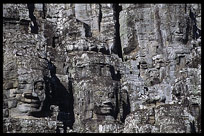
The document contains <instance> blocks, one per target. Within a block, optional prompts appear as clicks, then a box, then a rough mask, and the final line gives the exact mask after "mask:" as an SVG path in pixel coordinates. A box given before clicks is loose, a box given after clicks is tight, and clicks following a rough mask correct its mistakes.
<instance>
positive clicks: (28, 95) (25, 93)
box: [18, 79, 46, 113]
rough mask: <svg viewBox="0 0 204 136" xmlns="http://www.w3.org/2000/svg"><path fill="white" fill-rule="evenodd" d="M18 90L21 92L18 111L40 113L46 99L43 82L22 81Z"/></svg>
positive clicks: (38, 80)
mask: <svg viewBox="0 0 204 136" xmlns="http://www.w3.org/2000/svg"><path fill="white" fill-rule="evenodd" d="M19 89H21V91H22V95H21V97H20V103H19V105H18V109H19V111H20V112H22V113H33V112H40V111H41V110H42V107H43V102H44V100H45V98H46V94H45V83H44V81H43V80H42V79H35V80H32V81H31V82H27V81H23V83H22V84H20V87H19Z"/></svg>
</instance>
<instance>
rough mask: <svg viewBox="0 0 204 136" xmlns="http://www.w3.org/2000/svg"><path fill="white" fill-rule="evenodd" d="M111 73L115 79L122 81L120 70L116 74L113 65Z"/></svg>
mask: <svg viewBox="0 0 204 136" xmlns="http://www.w3.org/2000/svg"><path fill="white" fill-rule="evenodd" d="M110 73H111V77H112V79H113V80H116V81H120V79H121V74H120V71H117V74H116V73H115V68H114V67H113V66H110Z"/></svg>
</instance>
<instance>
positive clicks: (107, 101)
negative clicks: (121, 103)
mask: <svg viewBox="0 0 204 136" xmlns="http://www.w3.org/2000/svg"><path fill="white" fill-rule="evenodd" d="M103 105H108V106H112V102H111V101H110V100H106V101H104V102H103Z"/></svg>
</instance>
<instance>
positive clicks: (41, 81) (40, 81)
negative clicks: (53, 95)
mask: <svg viewBox="0 0 204 136" xmlns="http://www.w3.org/2000/svg"><path fill="white" fill-rule="evenodd" d="M37 83H44V81H43V80H39V81H35V82H34V86H35V85H36V84H37Z"/></svg>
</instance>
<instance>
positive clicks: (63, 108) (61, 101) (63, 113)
mask: <svg viewBox="0 0 204 136" xmlns="http://www.w3.org/2000/svg"><path fill="white" fill-rule="evenodd" d="M47 69H48V70H49V71H50V75H51V76H50V77H47V86H48V88H49V92H50V96H51V100H50V103H51V104H52V105H57V106H59V112H58V116H57V120H59V121H61V122H62V123H63V128H64V132H66V128H67V127H69V128H72V125H73V123H74V120H75V119H74V111H73V109H74V106H73V103H74V99H73V92H72V80H71V79H69V82H68V85H69V86H68V89H67V88H66V87H65V86H64V85H63V84H62V83H61V81H60V80H59V78H58V77H57V76H56V66H55V65H54V64H53V63H52V62H51V61H48V66H47Z"/></svg>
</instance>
